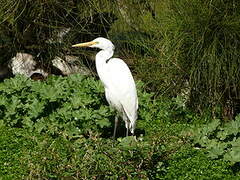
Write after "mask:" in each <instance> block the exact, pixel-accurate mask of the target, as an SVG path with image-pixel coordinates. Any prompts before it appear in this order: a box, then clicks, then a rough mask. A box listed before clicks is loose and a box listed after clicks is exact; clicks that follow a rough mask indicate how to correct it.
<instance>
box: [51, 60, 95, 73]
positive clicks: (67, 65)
mask: <svg viewBox="0 0 240 180" xmlns="http://www.w3.org/2000/svg"><path fill="white" fill-rule="evenodd" d="M52 63H53V66H55V67H56V68H58V69H59V70H60V71H61V72H62V74H63V75H70V74H76V73H78V74H82V75H91V74H92V73H91V71H90V70H89V69H88V68H87V67H86V66H85V65H84V64H82V63H81V61H80V59H79V57H76V56H65V57H64V59H63V58H60V57H55V58H54V59H53V60H52Z"/></svg>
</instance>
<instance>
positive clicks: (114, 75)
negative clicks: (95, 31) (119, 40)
mask: <svg viewBox="0 0 240 180" xmlns="http://www.w3.org/2000/svg"><path fill="white" fill-rule="evenodd" d="M83 46H88V47H95V48H99V49H101V51H100V52H98V53H97V55H96V68H97V73H98V75H99V77H100V80H101V81H102V83H103V85H104V87H105V96H106V99H107V101H108V103H109V104H110V105H111V106H113V107H114V108H116V109H117V111H118V112H120V115H121V116H122V118H123V120H124V121H125V126H126V128H127V132H128V130H130V131H131V133H132V134H134V129H135V124H136V120H137V109H138V98H137V91H136V85H135V82H134V79H133V76H132V74H131V72H130V70H129V68H128V66H127V64H126V63H125V62H124V61H123V60H122V59H119V58H111V57H112V56H113V53H114V45H113V44H112V42H111V41H109V40H108V39H105V38H102V37H99V38H96V39H94V40H93V41H91V42H87V43H81V44H76V45H73V47H83ZM117 121H118V120H117V118H116V119H115V128H114V136H115V133H116V126H117Z"/></svg>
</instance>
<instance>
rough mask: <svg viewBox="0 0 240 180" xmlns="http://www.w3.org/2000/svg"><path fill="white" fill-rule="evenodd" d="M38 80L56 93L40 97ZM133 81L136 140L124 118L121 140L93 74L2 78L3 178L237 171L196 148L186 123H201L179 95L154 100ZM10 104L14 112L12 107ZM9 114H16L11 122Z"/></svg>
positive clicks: (209, 175)
mask: <svg viewBox="0 0 240 180" xmlns="http://www.w3.org/2000/svg"><path fill="white" fill-rule="evenodd" d="M10 85H11V86H10ZM14 85H18V88H15V87H17V86H14ZM40 85H41V86H42V87H47V88H48V87H52V88H53V89H54V88H55V87H57V88H58V92H56V93H57V94H58V96H53V94H52V95H51V93H50V94H49V95H48V96H45V95H46V94H45V95H43V94H42V93H43V92H44V89H39V88H38V87H40ZM137 86H138V94H139V103H140V109H139V119H138V123H137V129H136V135H137V136H136V139H137V141H136V139H135V137H127V138H125V137H123V134H125V133H124V130H125V128H124V126H123V124H122V125H121V127H120V129H119V131H118V138H117V139H115V140H113V139H111V138H110V136H111V134H112V131H113V125H112V124H111V123H112V122H113V119H114V118H113V117H114V113H115V112H114V111H112V110H111V109H109V106H107V105H106V104H105V103H106V102H105V100H104V92H103V87H102V86H101V85H100V84H99V81H96V80H95V79H93V78H87V77H83V76H79V75H73V76H69V77H52V78H50V79H48V80H47V81H44V82H35V81H32V80H29V79H26V78H24V77H21V76H17V77H15V78H13V79H9V80H6V81H5V82H3V83H2V84H1V85H0V91H1V95H0V97H1V103H0V107H1V120H0V122H1V125H0V132H1V134H0V164H1V166H0V177H1V179H149V178H150V179H196V178H198V177H200V178H201V179H223V178H234V177H235V176H236V177H238V172H234V171H233V170H232V169H231V167H232V164H230V163H229V162H228V161H223V160H221V159H219V160H212V159H210V158H209V157H208V156H207V154H206V153H205V150H204V149H195V148H194V147H193V145H192V141H191V140H190V139H191V138H189V137H191V126H192V124H194V123H193V122H195V123H196V122H200V121H199V117H197V116H196V115H194V114H192V113H191V112H189V111H187V110H186V109H185V108H184V107H183V106H181V103H180V102H179V101H177V100H176V99H165V98H163V99H155V98H153V96H154V94H151V93H147V92H145V91H144V88H143V87H144V84H143V83H141V82H138V83H137ZM76 87H78V89H76ZM36 88H37V89H38V90H37V89H36ZM75 89H76V90H75ZM89 89H91V91H89ZM41 91H42V93H39V92H41ZM17 94H18V96H16V95H17ZM23 95H24V96H23ZM4 97H9V98H8V99H5V98H4ZM10 97H15V99H14V98H10ZM26 97H28V98H27V99H26ZM84 97H85V98H84ZM86 97H87V98H86ZM91 99H92V100H93V101H91ZM80 100H81V101H80ZM87 100H88V101H87ZM50 102H51V106H49V105H48V103H50ZM76 102H78V104H77V105H76ZM81 102H83V103H86V104H81ZM13 103H15V105H12V107H11V108H7V106H10V105H11V104H13ZM31 103H34V104H35V106H34V107H35V108H36V109H35V111H33V109H31V108H29V107H28V106H26V104H31ZM71 103H72V104H71ZM38 104H39V105H40V106H38ZM74 105H75V106H74ZM13 107H15V110H14V112H15V113H10V112H12V108H13ZM70 107H72V108H70ZM68 108H70V109H68ZM89 111H90V112H91V113H89V115H86V114H85V113H86V112H89ZM20 112H21V113H22V114H21V115H19V113H20ZM77 112H80V114H82V115H83V117H82V118H80V116H78V117H79V118H78V119H77V120H76V119H75V118H73V117H74V116H76V115H79V114H76V113H77ZM63 114H65V116H63ZM11 117H15V119H14V118H13V119H12V121H13V122H11ZM86 117H89V118H88V119H86ZM43 119H44V120H43ZM234 173H236V174H234Z"/></svg>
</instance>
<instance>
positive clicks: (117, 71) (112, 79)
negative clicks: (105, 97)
mask: <svg viewBox="0 0 240 180" xmlns="http://www.w3.org/2000/svg"><path fill="white" fill-rule="evenodd" d="M107 64H108V70H107V71H108V75H109V76H108V77H109V81H108V90H109V91H111V93H114V96H115V97H116V98H118V100H119V101H120V102H121V104H122V106H123V108H124V111H125V112H126V114H127V116H128V117H129V119H130V120H134V121H135V120H136V118H137V117H136V116H137V114H136V111H137V109H138V99H137V93H136V86H135V82H134V79H133V76H132V74H131V72H130V70H129V68H128V66H127V64H126V63H125V62H124V61H123V60H121V59H119V58H111V59H110V60H109V61H108V63H107Z"/></svg>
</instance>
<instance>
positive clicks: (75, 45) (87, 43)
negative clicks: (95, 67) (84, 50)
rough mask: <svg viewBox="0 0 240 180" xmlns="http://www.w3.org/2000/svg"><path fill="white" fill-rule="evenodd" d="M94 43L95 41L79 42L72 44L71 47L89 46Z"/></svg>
mask: <svg viewBox="0 0 240 180" xmlns="http://www.w3.org/2000/svg"><path fill="white" fill-rule="evenodd" d="M94 44H97V42H95V41H90V42H85V43H79V44H74V45H72V47H89V46H92V45H94Z"/></svg>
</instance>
